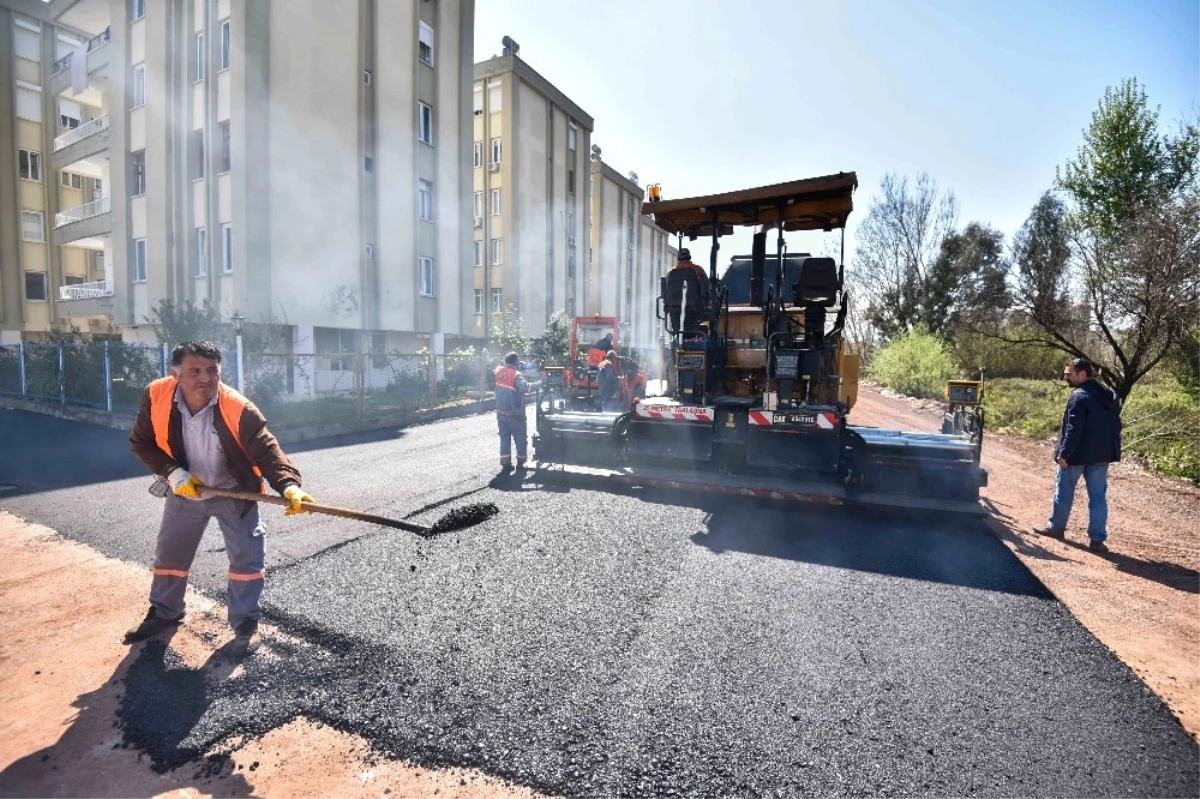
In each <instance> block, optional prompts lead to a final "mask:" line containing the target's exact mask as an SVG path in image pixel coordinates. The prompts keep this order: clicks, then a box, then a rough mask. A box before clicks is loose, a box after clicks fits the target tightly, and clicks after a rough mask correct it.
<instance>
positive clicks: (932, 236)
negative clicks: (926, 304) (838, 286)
mask: <svg viewBox="0 0 1200 799" xmlns="http://www.w3.org/2000/svg"><path fill="white" fill-rule="evenodd" d="M957 218H958V204H957V202H956V200H955V199H954V194H953V193H952V192H949V191H947V192H944V193H943V192H942V190H941V189H940V188H939V187H938V184H937V182H936V181H934V180H933V179H932V178H931V177H930V176H929V175H928V174H926V173H924V172H922V173H921V174H920V175H918V176H917V178H916V180H914V181H912V182H911V183H910V182H909V179H908V178H907V177H899V176H897V175H895V174H892V173H888V174H887V175H884V177H883V181H882V183H881V184H880V196H878V197H876V198H874V199H872V201H871V206H870V208H869V209H868V210H867V215H866V218H865V219H864V220H863V222H862V224H861V225H859V227H858V231H857V234H856V235H857V238H858V247H857V251H856V255H855V273H856V274H857V275H858V276H859V277H860V279H861V281H862V284H863V288H864V289H865V290H866V293H867V298H868V308H867V317H868V320H869V321H870V323H871V324H872V325H873V326H874V327H876V328H877V329H878V330H879V332H880V333H881V334H882V335H883V336H884V337H885V338H892V337H894V336H896V335H899V334H901V333H904V332H906V331H908V330H911V329H912V328H913V327H914V326H915V325H916V324H917V323H918V322H919V321H920V319H921V316H922V308H923V290H924V288H925V287H926V285H927V281H928V278H929V274H930V272H931V270H932V269H933V266H934V262H935V261H936V259H937V257H938V253H939V248H940V247H941V243H942V240H943V239H945V238H946V236H947V235H949V234H950V233H951V232H952V231H953V230H954V227H955V223H956V220H957Z"/></svg>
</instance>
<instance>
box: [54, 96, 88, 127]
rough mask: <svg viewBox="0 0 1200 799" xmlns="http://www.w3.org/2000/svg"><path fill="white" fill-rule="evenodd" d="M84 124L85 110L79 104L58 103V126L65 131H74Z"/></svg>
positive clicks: (64, 101) (63, 101) (60, 101)
mask: <svg viewBox="0 0 1200 799" xmlns="http://www.w3.org/2000/svg"><path fill="white" fill-rule="evenodd" d="M82 123H83V109H82V108H81V107H80V106H79V103H73V102H71V101H70V100H62V99H60V100H59V101H58V126H59V127H60V128H62V129H64V130H74V129H75V128H77V127H79V126H80V125H81V124H82Z"/></svg>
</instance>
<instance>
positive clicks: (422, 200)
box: [0, 0, 475, 364]
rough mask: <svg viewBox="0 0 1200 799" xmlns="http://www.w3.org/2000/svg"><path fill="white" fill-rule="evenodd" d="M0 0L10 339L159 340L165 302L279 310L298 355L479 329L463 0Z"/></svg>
mask: <svg viewBox="0 0 1200 799" xmlns="http://www.w3.org/2000/svg"><path fill="white" fill-rule="evenodd" d="M0 7H3V10H4V18H3V31H2V32H0V59H2V60H3V63H6V64H8V63H11V64H13V65H14V77H15V80H14V81H11V82H5V83H6V85H5V86H4V88H3V89H2V90H0V146H3V147H5V148H8V150H9V152H11V153H12V158H11V159H8V162H6V163H5V165H4V167H3V169H11V170H12V171H13V172H14V173H15V172H16V170H17V169H18V168H19V169H21V170H22V180H21V186H20V192H19V197H18V198H17V199H16V201H15V203H14V201H13V198H11V197H7V196H6V197H3V198H0V248H6V249H0V292H2V293H3V294H2V299H3V312H4V317H3V319H2V320H0V327H3V328H4V329H5V330H7V331H10V332H9V333H8V334H7V335H9V336H10V337H11V335H13V333H14V332H16V331H19V332H20V334H23V335H25V336H27V337H31V336H36V335H37V333H39V332H40V331H43V330H45V329H46V328H47V327H48V326H49V325H50V324H53V323H55V322H57V323H64V322H66V321H68V320H78V319H85V320H88V322H89V325H90V327H91V329H93V330H98V329H99V328H101V327H104V328H107V326H108V325H109V324H111V326H112V327H113V328H114V329H115V330H116V331H117V332H119V333H120V334H121V335H122V336H123V338H125V340H145V339H147V338H151V339H152V337H153V334H152V331H150V330H148V329H147V324H146V321H147V317H148V316H150V314H151V309H152V308H154V307H155V306H156V305H157V303H159V302H160V301H161V300H163V299H167V300H171V301H174V302H177V303H179V302H186V301H192V302H196V303H201V302H204V301H209V302H211V303H213V304H214V306H215V307H216V308H218V309H219V311H220V313H221V315H222V316H223V317H225V318H230V317H232V315H233V314H234V313H235V312H238V313H240V314H241V315H242V316H243V317H245V318H246V319H248V320H251V321H260V320H261V321H265V320H267V319H268V318H270V319H273V320H274V321H276V322H284V323H285V324H286V325H288V326H289V329H290V331H291V334H290V337H291V343H290V346H291V348H292V350H293V351H294V352H296V353H313V352H315V353H317V354H324V355H330V356H337V355H338V354H343V353H349V352H361V351H374V352H378V351H381V350H383V349H391V348H393V347H394V348H398V349H401V350H403V351H409V352H411V351H415V350H416V349H417V348H419V347H421V346H429V347H431V348H432V349H434V350H435V351H438V350H442V349H443V348H445V347H447V346H454V344H455V343H456V342H457V340H461V339H466V338H469V337H471V336H473V335H474V334H475V319H474V315H473V313H472V307H471V292H472V269H473V267H472V265H471V231H472V226H471V207H470V202H469V200H467V199H465V198H467V197H469V193H470V186H471V172H470V167H469V164H470V149H471V143H472V140H471V137H470V126H468V125H467V124H466V120H467V119H468V118H469V113H470V97H471V81H472V62H473V58H472V40H473V35H474V31H473V26H474V0H397V1H395V2H393V1H390V0H346V2H338V3H330V2H328V1H327V0H256V2H238V1H236V0H51V1H50V2H46V3H42V2H37V0H0ZM27 34H30V35H32V36H33V37H34V38H30V35H27ZM35 40H36V41H37V42H38V43H40V49H37V50H35V49H34V48H33V42H34V41H35ZM35 107H36V108H37V109H39V111H40V120H37V121H36V122H34V121H32V120H30V119H29V116H30V115H32V109H33V108H35ZM23 109H25V111H24V112H23ZM37 123H40V127H35V125H36V124H37ZM27 150H28V151H30V152H33V151H34V150H37V151H39V153H38V156H39V157H38V158H37V159H36V163H38V167H37V168H38V169H40V170H41V172H42V174H41V182H40V183H36V185H35V182H34V181H33V179H32V178H25V177H24V175H25V173H26V171H29V170H32V169H33V167H32V166H29V167H26V166H24V165H25V164H33V163H35V161H33V160H30V159H29V158H26V157H25V156H23V155H20V154H21V153H24V152H26V151H27ZM30 174H32V172H31V173H30ZM3 177H5V174H4V172H3V171H0V178H3ZM4 185H10V184H9V183H7V182H6V181H5V182H4ZM39 186H40V189H39V188H38V187H39ZM51 188H53V191H52V190H51ZM39 193H40V194H41V197H40V204H39V202H38V200H39V198H38V197H37V196H36V195H37V194H39ZM34 212H40V213H42V214H43V217H44V221H45V228H44V240H43V241H40V242H39V241H37V240H36V230H35V228H36V218H35V217H34V216H33V213H34ZM18 224H21V225H27V226H28V228H27V230H26V232H27V233H28V235H26V236H25V237H24V239H23V240H21V246H20V248H19V251H16V252H15V251H14V250H15V249H16V248H14V247H13V246H12V245H11V244H9V242H13V241H15V240H17V239H16V237H15V236H12V235H8V234H9V233H10V232H12V231H13V230H15V229H16V227H15V226H16V225H18ZM39 247H40V249H39ZM31 274H32V275H35V276H36V275H38V274H44V275H45V277H44V278H38V277H29V275H31ZM39 281H42V282H44V283H45V291H44V292H43V291H41V290H40V288H39ZM14 291H18V292H19V294H18V295H14V293H13V292H14ZM16 296H20V297H21V298H22V301H21V302H16V301H15V297H16ZM447 342H449V344H447ZM332 362H333V363H334V364H337V363H338V360H337V359H336V357H334V359H333V361H332Z"/></svg>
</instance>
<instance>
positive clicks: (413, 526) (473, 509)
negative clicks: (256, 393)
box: [150, 480, 500, 538]
mask: <svg viewBox="0 0 1200 799" xmlns="http://www.w3.org/2000/svg"><path fill="white" fill-rule="evenodd" d="M155 489H158V490H155ZM197 489H198V490H199V492H200V494H201V496H205V497H225V498H227V499H240V500H244V501H246V502H265V503H267V504H270V505H282V506H283V507H285V508H290V507H291V506H292V502H291V500H288V499H284V498H283V497H275V496H271V495H269V494H254V493H251V492H249V491H229V490H226V489H224V488H211V487H209V486H198V487H197ZM169 492H170V488H169V487H168V486H167V482H166V480H163V481H162V486H161V487H160V486H159V485H158V482H157V481H156V482H155V485H154V486H152V487H151V489H150V493H152V494H154V495H155V496H160V497H161V496H166V494H167V493H169ZM304 509H305V510H307V511H312V512H313V513H324V514H327V515H329V516H340V517H341V518H343V519H356V520H358V521H361V522H370V523H372V524H379V525H383V526H384V527H393V528H395V529H397V530H406V531H408V532H410V533H416V534H417V535H419V536H421V537H422V538H429V537H431V536H435V535H437V534H438V533H448V532H451V531H453V530H462V529H463V528H465V527H471V526H473V525H476V524H479V523H480V522H484V521H487V520H488V519H490V518H491V517H493V516H495V515H496V514H497V513H499V512H500V509H499V508H497V507H496V506H495V505H493V504H491V503H490V502H489V503H483V504H475V505H464V506H463V507H461V508H455V509H454V510H452V511H450V512H449V513H447V514H446V515H445V516H443V517H442V518H440V519H438V520H437V521H436V522H434V523H433V525H424V524H417V523H415V522H406V521H403V520H401V519H390V518H388V517H387V516H376V515H375V514H373V513H363V512H362V511H357V510H350V509H349V508H338V507H334V506H333V505H320V504H318V503H316V502H305V503H304Z"/></svg>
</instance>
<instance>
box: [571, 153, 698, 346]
mask: <svg viewBox="0 0 1200 799" xmlns="http://www.w3.org/2000/svg"><path fill="white" fill-rule="evenodd" d="M589 173H590V174H589V179H588V182H589V193H590V202H589V217H590V227H591V238H590V241H589V246H588V258H587V266H586V270H585V271H586V282H585V286H584V305H583V307H584V309H585V310H584V313H585V314H587V315H591V314H599V315H601V316H615V317H617V318H618V319H620V320H621V324H622V334H621V336H620V338H621V340H623V341H625V342H627V343H628V346H630V347H632V348H635V349H639V350H646V349H650V348H653V347H655V346H657V344H658V342H659V338H660V336H661V334H662V330H661V324H660V322H659V321H658V318H657V316H656V308H657V301H658V294H659V279H660V278H661V277H662V276H663V275H665V274H666V273H667V272H668V271H669V270H670V269H671V267H673V266H674V265H675V261H676V258H675V253H676V249H675V247H674V246H673V242H672V240H671V237H670V235H669V234H668V233H667V232H666V231H665V230H663V229H662V228H660V227H658V226H657V225H655V224H654V220H653V219H651V218H650V217H647V216H643V215H642V202H643V200H644V198H645V191H644V190H643V189H642V188H641V187H640V186H639V185H638V184H637V182H635V181H636V177H637V176H636V175H634V174H632V173H631V174H630V175H629V176H624V175H621V174H620V173H619V172H617V171H616V170H615V169H613V168H612V167H611V166H610V165H608V164H606V163H604V162H603V161H601V160H599V159H595V160H593V161H592V162H591V164H590V166H589Z"/></svg>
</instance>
